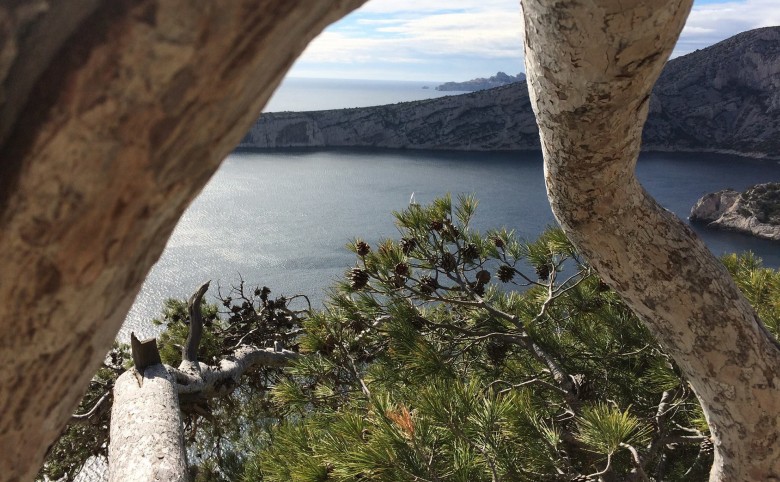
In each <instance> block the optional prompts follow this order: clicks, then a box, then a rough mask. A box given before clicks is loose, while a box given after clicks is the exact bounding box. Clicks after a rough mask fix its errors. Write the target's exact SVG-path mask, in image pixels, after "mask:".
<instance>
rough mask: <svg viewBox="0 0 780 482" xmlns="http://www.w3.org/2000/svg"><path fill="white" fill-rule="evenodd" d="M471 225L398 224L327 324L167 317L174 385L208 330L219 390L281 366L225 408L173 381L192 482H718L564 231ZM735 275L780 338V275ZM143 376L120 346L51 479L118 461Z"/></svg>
mask: <svg viewBox="0 0 780 482" xmlns="http://www.w3.org/2000/svg"><path fill="white" fill-rule="evenodd" d="M476 207H477V203H476V201H475V200H474V199H473V198H470V197H462V198H460V199H458V200H457V201H455V202H453V201H451V200H450V199H449V197H445V198H441V199H438V200H436V201H434V202H433V203H432V204H431V205H428V206H418V205H411V206H410V207H409V208H408V209H406V210H404V211H403V212H399V213H396V214H395V217H396V224H397V226H398V229H399V237H398V239H396V240H386V241H383V242H381V243H379V244H378V245H374V246H370V245H368V244H367V243H366V242H364V241H362V240H360V239H356V240H355V241H354V242H352V243H350V245H349V246H348V247H349V249H350V250H352V251H353V252H354V253H355V265H354V267H352V268H349V269H348V270H347V272H346V273H345V276H344V278H343V280H342V281H341V282H339V283H338V284H337V285H335V286H334V287H333V289H332V292H331V295H330V297H329V298H328V301H327V302H326V305H325V307H324V309H322V310H311V309H309V307H308V306H307V304H306V303H305V300H304V299H303V298H298V299H287V298H285V297H282V296H278V297H273V296H271V292H270V290H269V289H268V288H265V287H258V288H250V287H249V285H248V284H247V283H245V282H244V281H243V280H240V282H239V283H237V284H236V286H234V287H231V288H229V289H219V290H217V294H216V300H217V303H215V304H211V303H206V302H205V301H204V297H203V295H204V294H205V292H206V288H207V285H204V286H203V287H201V289H200V290H198V292H197V293H196V294H194V295H193V297H191V299H190V300H189V301H188V300H170V301H168V302H167V303H166V305H165V308H164V310H163V313H162V315H161V317H160V318H159V320H158V321H157V323H158V324H160V325H162V326H163V327H164V331H163V333H162V334H161V336H160V337H159V342H160V354H161V357H162V361H163V362H164V363H166V366H167V367H168V368H167V369H168V370H169V371H170V372H171V373H172V375H173V376H174V377H176V376H180V374H179V373H178V372H179V371H180V370H182V362H183V358H184V357H183V353H186V352H187V350H188V349H191V348H192V347H193V344H192V342H191V340H192V337H191V336H190V334H191V333H192V331H193V329H195V328H194V327H195V326H196V325H202V329H203V336H202V337H201V338H200V341H199V342H198V343H197V345H196V346H197V356H196V359H197V360H201V362H202V367H201V370H203V372H204V373H205V370H206V367H218V366H220V360H226V359H235V356H236V354H237V353H245V352H247V350H258V351H263V350H266V351H267V350H269V349H268V348H265V347H272V346H274V345H276V348H270V350H271V351H272V352H273V353H274V354H276V355H274V356H277V358H278V359H280V360H282V359H284V360H285V361H284V363H281V364H279V365H276V366H274V365H273V364H269V363H257V364H255V365H253V366H252V367H250V368H248V369H247V370H246V371H244V372H242V373H241V374H239V376H238V377H235V378H231V379H224V380H223V381H222V382H221V384H218V385H217V386H220V387H221V389H220V390H214V389H209V390H198V391H196V390H193V389H192V387H191V385H188V384H187V380H186V377H185V379H181V378H180V379H179V380H178V382H177V385H176V386H177V390H178V393H179V407H178V408H179V409H180V411H181V417H182V421H183V430H184V432H183V435H184V439H183V440H184V441H185V446H183V447H182V450H183V451H185V452H186V454H187V458H188V461H189V464H190V468H189V471H190V473H191V475H192V476H193V478H194V480H197V481H233V480H269V481H271V480H273V481H288V480H298V481H319V480H345V481H346V480H355V479H360V480H377V481H386V480H399V481H404V480H440V481H455V480H469V481H479V480H486V481H493V480H529V481H540V480H566V481H568V480H583V481H584V480H597V479H598V478H599V477H603V478H605V479H608V480H701V479H702V478H704V477H705V476H706V473H707V472H708V471H709V468H710V465H711V463H712V449H713V447H712V440H711V439H710V432H709V429H708V426H707V422H706V420H705V419H704V417H703V413H702V411H701V408H700V406H699V404H698V402H697V400H696V397H695V395H694V393H693V391H692V390H691V387H690V385H689V383H688V380H687V379H686V378H685V376H684V375H683V374H682V372H681V371H680V369H679V368H678V367H677V366H676V364H675V362H674V361H673V360H672V359H671V358H670V357H669V355H668V354H667V353H666V352H665V351H664V349H663V348H662V347H660V346H659V345H658V343H657V341H656V340H655V339H654V338H653V336H652V335H651V334H650V333H649V332H648V330H647V329H646V328H645V327H644V325H643V324H642V323H641V321H640V320H639V319H638V318H637V317H636V316H635V315H634V314H633V313H632V312H631V310H629V309H628V307H627V306H626V304H625V303H624V302H623V301H622V300H621V299H620V298H619V297H618V296H617V295H616V293H615V292H613V291H612V290H611V289H610V288H609V287H608V286H607V285H606V284H605V283H604V282H603V281H602V280H601V279H600V278H599V277H598V275H597V274H596V273H595V271H594V270H593V269H592V268H591V267H590V266H589V265H588V264H587V263H586V262H585V261H584V260H583V259H582V257H581V255H580V254H579V253H578V252H577V250H576V249H575V248H574V247H573V246H572V245H571V243H570V242H569V241H568V239H567V238H566V237H565V236H564V235H563V233H562V232H561V231H560V230H559V229H557V228H550V229H549V230H548V231H546V232H545V233H543V234H542V235H541V236H540V237H539V238H538V239H536V240H532V241H524V240H521V239H517V237H516V236H515V235H514V233H512V232H510V231H507V230H505V229H494V230H489V231H487V232H485V233H479V232H477V231H475V230H474V229H473V228H472V227H471V226H472V224H473V221H474V216H475V212H476ZM724 263H725V266H726V267H727V268H728V269H729V271H730V273H731V274H732V275H733V276H734V277H735V279H736V280H737V283H738V284H739V286H740V288H741V289H742V291H743V293H745V295H746V296H747V297H748V299H750V301H751V303H753V305H754V306H755V307H756V308H757V309H758V311H759V313H760V314H761V316H762V319H764V320H765V322H766V323H767V327H768V329H769V330H770V331H771V333H772V335H773V336H774V337H777V336H778V334H779V333H780V332H779V331H778V330H779V328H780V305H778V301H780V273H778V272H777V271H774V270H770V269H765V268H763V267H762V266H761V262H760V260H758V259H756V258H755V257H753V256H751V255H740V256H737V255H731V256H728V257H727V258H725V259H724ZM297 305H300V306H299V307H296V306H297ZM282 346H284V347H285V348H284V349H283V348H282ZM288 349H289V350H292V351H291V352H290V351H288ZM282 353H289V354H288V355H282ZM293 353H295V354H296V355H292V354H293ZM191 358H192V357H191ZM129 360H130V353H129V351H128V350H127V349H126V348H124V347H115V349H114V350H113V351H112V352H111V353H110V354H109V356H108V357H107V358H106V361H105V365H104V368H102V369H101V371H100V372H99V373H98V375H97V376H96V377H95V378H94V380H93V383H92V384H91V385H90V391H89V392H88V393H87V395H86V396H85V398H84V400H83V401H82V404H81V405H82V409H81V412H84V413H87V414H89V415H88V416H80V417H77V418H76V419H74V420H73V423H72V424H71V425H70V426H69V428H68V430H67V431H66V432H65V433H64V435H63V436H62V437H61V438H60V439H59V440H58V442H57V443H56V444H55V445H54V446H53V447H52V449H51V451H50V455H49V457H48V459H47V463H46V465H45V466H44V469H43V471H42V472H41V474H40V476H41V477H43V476H44V475H45V476H48V477H49V478H51V479H56V478H60V477H65V478H66V479H67V480H72V479H73V478H74V477H75V476H76V475H77V474H78V472H79V470H80V467H81V466H82V464H83V463H84V462H85V461H87V460H88V459H89V458H90V457H92V456H98V457H104V458H105V457H107V456H108V453H109V451H108V444H109V443H110V441H109V438H108V426H109V424H115V423H122V420H109V408H110V405H111V404H112V403H114V404H116V403H117V401H116V400H115V399H114V400H112V398H111V397H112V396H111V393H112V392H111V389H112V387H113V386H114V384H115V383H117V377H118V375H119V374H120V373H125V374H126V375H125V376H128V375H129V374H130V373H132V372H133V371H134V370H135V369H134V368H132V367H131V366H130V363H129ZM281 365H288V366H287V367H286V368H283V367H282V366H281ZM171 367H179V368H178V369H173V368H171ZM131 381H132V383H136V380H135V378H132V380H131ZM146 409H147V410H162V408H161V407H159V406H155V405H154V404H153V403H147V405H146ZM114 413H117V412H116V411H115V412H114ZM125 443H128V442H127V441H125ZM153 449H160V448H159V447H158V448H154V447H153ZM110 462H111V461H110V460H109V463H110Z"/></svg>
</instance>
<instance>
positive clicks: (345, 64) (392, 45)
mask: <svg viewBox="0 0 780 482" xmlns="http://www.w3.org/2000/svg"><path fill="white" fill-rule="evenodd" d="M648 1H650V2H652V0H648ZM521 23H522V22H521V20H520V6H519V0H447V1H444V0H369V1H368V2H367V3H366V4H364V5H363V6H362V7H361V8H360V9H358V10H356V11H354V12H353V13H351V14H350V15H348V16H347V17H345V18H343V19H342V20H340V21H339V22H336V23H334V24H333V25H331V26H329V27H328V28H327V29H326V30H325V31H324V32H323V33H322V34H320V36H319V37H317V38H316V39H315V40H314V41H312V43H311V44H309V46H308V47H307V49H306V50H305V51H304V53H303V55H302V56H301V57H300V58H299V59H298V61H297V62H296V63H295V65H294V66H293V68H292V70H291V71H290V73H289V74H288V75H289V76H290V77H309V78H337V79H377V80H415V81H441V82H444V81H463V80H469V79H472V78H477V77H488V76H490V75H495V73H496V72H498V71H503V72H506V73H509V74H517V73H518V72H522V71H523V70H524V67H523V47H522V25H521ZM773 25H780V0H695V1H694V4H693V10H692V12H691V15H690V16H689V17H688V21H687V23H686V25H685V28H684V29H683V32H682V35H681V37H680V40H679V42H678V44H677V47H676V48H675V51H674V53H673V54H672V57H676V56H679V55H683V54H686V53H690V52H693V51H694V50H696V49H701V48H704V47H707V46H709V45H712V44H714V43H716V42H719V41H721V40H723V39H726V38H728V37H731V36H732V35H735V34H737V33H739V32H744V31H745V30H750V29H753V28H758V27H767V26H773Z"/></svg>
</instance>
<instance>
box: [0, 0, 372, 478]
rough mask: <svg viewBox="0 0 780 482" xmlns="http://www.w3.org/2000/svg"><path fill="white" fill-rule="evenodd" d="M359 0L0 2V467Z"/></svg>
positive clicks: (69, 406)
mask: <svg viewBox="0 0 780 482" xmlns="http://www.w3.org/2000/svg"><path fill="white" fill-rule="evenodd" d="M361 3H363V0H337V1H333V2H323V1H321V0H266V1H257V0H234V1H230V2H207V1H203V0H165V1H163V0H112V1H107V2H98V1H96V0H57V1H53V0H29V1H10V2H2V3H0V158H1V159H2V162H3V167H2V175H0V226H2V229H0V266H2V269H3V276H2V277H0V300H2V302H1V303H0V333H3V336H2V340H0V414H2V416H0V480H5V481H16V480H22V479H24V480H29V479H32V478H33V476H34V474H35V473H36V470H37V468H38V467H39V466H40V464H41V463H42V460H43V455H44V453H45V451H46V447H47V446H48V445H49V444H50V443H51V442H52V441H53V440H54V439H55V438H56V437H57V436H58V435H59V433H60V431H61V429H62V428H63V426H64V424H65V423H66V422H67V420H68V419H69V418H70V414H71V413H72V412H73V410H74V409H75V407H76V405H77V403H78V400H79V398H80V397H81V395H82V393H83V391H84V387H86V385H87V383H88V381H89V379H90V376H91V375H92V373H94V371H95V369H96V368H97V366H98V364H99V363H100V361H101V359H102V357H103V356H104V354H105V353H106V352H107V351H108V349H109V347H110V346H111V343H112V341H113V339H114V337H115V336H116V333H117V331H118V329H119V327H120V325H121V323H122V321H123V319H124V317H125V314H126V313H127V311H128V309H129V307H130V305H131V303H132V301H133V298H134V296H135V294H136V293H137V291H138V289H139V288H140V285H141V283H142V281H143V279H144V277H145V275H146V273H147V272H148V270H149V268H150V267H151V265H152V264H153V263H154V262H155V261H156V260H157V258H158V257H159V255H160V253H161V252H162V249H163V247H164V246H165V241H166V240H167V238H168V236H169V235H170V233H171V231H172V230H173V228H174V226H175V224H176V221H177V220H178V218H179V216H180V215H181V213H182V212H183V210H184V209H185V208H186V207H187V205H188V204H189V202H190V201H191V200H192V199H193V197H194V196H195V195H196V194H197V193H198V192H199V191H200V189H201V188H202V186H203V185H204V184H205V183H206V181H207V180H208V179H209V177H210V176H211V175H212V173H213V172H214V170H215V169H216V168H217V166H218V165H219V163H220V161H221V160H222V159H223V158H224V157H225V156H226V155H227V154H228V153H229V152H230V150H231V149H232V148H233V147H234V146H235V145H236V144H237V143H238V141H239V140H240V139H241V137H242V136H243V135H244V133H245V132H246V131H247V130H248V129H249V126H250V125H251V124H252V122H254V121H255V120H256V118H257V116H258V115H259V113H260V110H261V108H262V106H263V105H264V104H265V102H266V101H267V100H268V98H269V97H270V95H271V94H272V92H273V90H274V89H275V87H276V86H277V85H278V83H279V81H280V80H281V79H282V77H283V75H284V74H285V72H286V71H287V69H288V68H289V67H290V65H291V64H292V62H293V61H294V60H295V58H296V57H297V56H298V54H300V52H301V51H302V50H303V49H304V48H305V47H306V45H307V43H308V42H309V41H310V40H311V39H312V38H313V37H314V36H315V35H316V34H317V33H319V32H320V31H321V30H322V29H323V28H324V27H325V26H326V25H327V24H328V23H330V22H332V21H334V20H336V19H338V18H340V17H341V16H343V15H344V14H345V13H347V12H348V11H350V10H352V9H353V8H355V7H357V6H359V5H360V4H361ZM52 366H56V367H57V369H56V370H53V369H52ZM42 387H45V389H42Z"/></svg>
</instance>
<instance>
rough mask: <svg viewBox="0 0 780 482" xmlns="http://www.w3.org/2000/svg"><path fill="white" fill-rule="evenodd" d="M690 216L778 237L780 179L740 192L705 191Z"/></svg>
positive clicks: (730, 228) (717, 225)
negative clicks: (777, 181)
mask: <svg viewBox="0 0 780 482" xmlns="http://www.w3.org/2000/svg"><path fill="white" fill-rule="evenodd" d="M689 219H690V220H691V221H692V222H699V223H703V224H706V226H707V227H710V228H715V229H724V230H728V231H738V232H741V233H745V234H751V235H753V236H756V237H759V238H764V239H771V240H774V241H780V183H766V184H757V185H755V186H753V187H750V188H748V189H747V190H745V191H744V192H741V193H740V192H737V191H735V190H733V189H723V190H721V191H718V192H713V193H709V194H706V195H704V196H703V197H702V198H701V199H699V200H698V201H697V202H696V205H694V206H693V209H691V215H690V217H689Z"/></svg>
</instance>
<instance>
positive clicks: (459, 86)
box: [436, 72, 525, 92]
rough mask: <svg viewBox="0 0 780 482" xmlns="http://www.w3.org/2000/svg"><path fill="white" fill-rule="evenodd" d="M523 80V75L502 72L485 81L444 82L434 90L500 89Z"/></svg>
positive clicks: (469, 90) (481, 78) (483, 79)
mask: <svg viewBox="0 0 780 482" xmlns="http://www.w3.org/2000/svg"><path fill="white" fill-rule="evenodd" d="M524 80H525V74H523V73H519V74H517V75H508V74H505V73H504V72H498V73H497V74H496V75H494V76H492V77H488V78H487V79H485V78H483V77H480V78H478V79H471V80H467V81H465V82H445V83H443V84H441V85H440V86H438V87H436V90H439V91H442V92H447V91H455V92H474V91H476V90H485V89H492V88H494V87H501V86H504V85H509V84H514V83H515V82H522V81H524Z"/></svg>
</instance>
